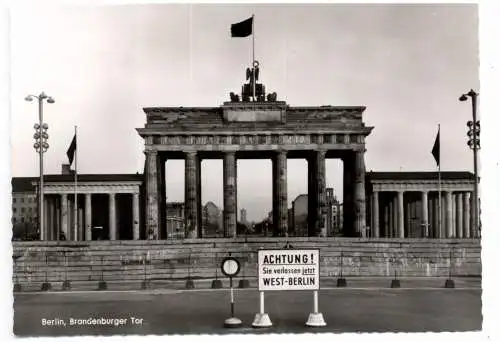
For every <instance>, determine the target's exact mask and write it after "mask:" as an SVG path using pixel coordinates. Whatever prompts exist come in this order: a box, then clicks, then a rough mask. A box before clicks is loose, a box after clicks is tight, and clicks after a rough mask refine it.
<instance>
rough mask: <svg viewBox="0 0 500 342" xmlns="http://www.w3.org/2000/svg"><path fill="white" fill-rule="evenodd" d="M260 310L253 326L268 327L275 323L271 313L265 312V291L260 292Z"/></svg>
mask: <svg viewBox="0 0 500 342" xmlns="http://www.w3.org/2000/svg"><path fill="white" fill-rule="evenodd" d="M259 294H260V311H259V313H258V314H256V315H255V318H254V320H253V323H252V327H254V328H268V327H271V326H272V325H273V323H272V322H271V319H270V318H269V315H268V314H266V313H265V312H264V291H261V292H260V293H259Z"/></svg>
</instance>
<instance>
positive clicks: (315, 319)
mask: <svg viewBox="0 0 500 342" xmlns="http://www.w3.org/2000/svg"><path fill="white" fill-rule="evenodd" d="M258 263H259V270H258V271H259V272H258V274H259V291H260V312H259V313H258V314H257V315H255V320H254V323H253V324H252V326H254V327H263V326H271V325H272V323H271V320H270V319H269V316H268V315H267V314H266V313H265V312H264V291H313V295H314V296H313V312H312V313H311V314H309V318H308V320H307V322H306V326H309V327H322V326H326V323H325V320H324V319H323V314H322V313H321V312H319V309H318V291H319V249H307V250H299V249H276V250H259V252H258Z"/></svg>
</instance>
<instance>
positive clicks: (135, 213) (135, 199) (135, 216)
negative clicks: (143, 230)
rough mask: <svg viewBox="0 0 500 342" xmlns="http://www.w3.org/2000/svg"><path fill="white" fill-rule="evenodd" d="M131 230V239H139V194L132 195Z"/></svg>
mask: <svg viewBox="0 0 500 342" xmlns="http://www.w3.org/2000/svg"><path fill="white" fill-rule="evenodd" d="M132 220H133V222H132V229H133V239H134V240H139V239H140V232H139V194H138V193H134V194H132Z"/></svg>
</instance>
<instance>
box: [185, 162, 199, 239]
mask: <svg viewBox="0 0 500 342" xmlns="http://www.w3.org/2000/svg"><path fill="white" fill-rule="evenodd" d="M185 158H186V164H185V165H186V166H185V168H184V170H185V176H184V177H185V178H184V182H185V188H184V189H185V190H184V201H185V214H184V216H185V218H184V219H185V222H186V225H185V226H186V231H185V236H186V238H188V239H193V238H197V237H198V206H197V204H196V202H197V199H198V196H197V194H196V190H197V186H196V178H197V173H198V172H197V170H196V169H197V168H196V166H197V159H198V157H197V155H196V153H195V152H187V153H186V157H185Z"/></svg>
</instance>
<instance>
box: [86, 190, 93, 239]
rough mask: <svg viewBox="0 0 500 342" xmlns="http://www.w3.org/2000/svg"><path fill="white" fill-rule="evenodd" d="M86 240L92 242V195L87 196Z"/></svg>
mask: <svg viewBox="0 0 500 342" xmlns="http://www.w3.org/2000/svg"><path fill="white" fill-rule="evenodd" d="M85 240H87V241H90V240H92V194H85Z"/></svg>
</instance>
